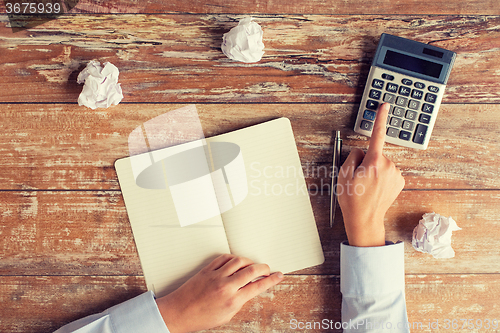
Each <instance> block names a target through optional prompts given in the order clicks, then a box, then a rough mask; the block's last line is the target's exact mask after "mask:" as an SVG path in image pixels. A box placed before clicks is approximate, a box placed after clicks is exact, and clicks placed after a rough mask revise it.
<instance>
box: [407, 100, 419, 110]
mask: <svg viewBox="0 0 500 333" xmlns="http://www.w3.org/2000/svg"><path fill="white" fill-rule="evenodd" d="M419 106H420V102H417V101H414V100H413V99H410V103H408V108H409V109H412V110H418V108H419Z"/></svg>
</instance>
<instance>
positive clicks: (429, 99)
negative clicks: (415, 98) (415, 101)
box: [425, 93, 437, 103]
mask: <svg viewBox="0 0 500 333" xmlns="http://www.w3.org/2000/svg"><path fill="white" fill-rule="evenodd" d="M436 99H437V95H434V94H431V93H427V94H425V101H426V102H429V103H436Z"/></svg>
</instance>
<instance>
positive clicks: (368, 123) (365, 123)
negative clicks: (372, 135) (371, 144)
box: [359, 120, 373, 131]
mask: <svg viewBox="0 0 500 333" xmlns="http://www.w3.org/2000/svg"><path fill="white" fill-rule="evenodd" d="M372 127H373V123H372V122H371V121H368V120H363V121H362V122H361V125H360V126H359V128H361V129H362V130H365V131H371V130H372Z"/></svg>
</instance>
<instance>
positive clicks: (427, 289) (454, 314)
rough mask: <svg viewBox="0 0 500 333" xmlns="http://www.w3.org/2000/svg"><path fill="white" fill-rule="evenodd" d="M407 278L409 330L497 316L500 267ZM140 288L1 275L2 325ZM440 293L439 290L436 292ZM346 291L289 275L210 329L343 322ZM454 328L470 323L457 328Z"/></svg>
mask: <svg viewBox="0 0 500 333" xmlns="http://www.w3.org/2000/svg"><path fill="white" fill-rule="evenodd" d="M405 280H406V290H405V293H406V303H407V310H408V321H409V323H410V325H411V327H412V332H445V331H446V330H444V329H441V330H436V329H434V330H432V329H430V328H429V324H430V321H432V322H435V321H436V320H437V321H438V322H439V323H440V325H444V323H445V319H450V320H451V319H457V321H458V323H459V324H460V325H462V324H463V323H462V322H461V321H460V320H459V318H471V319H482V320H485V319H499V314H500V307H499V305H498V302H497V300H496V295H498V294H499V293H500V287H499V283H498V282H499V280H500V278H499V275H498V274H470V275H456V274H446V275H435V274H429V275H413V274H408V275H406V278H405ZM143 291H145V287H144V280H143V278H142V277H138V276H129V277H123V276H102V277H92V276H83V277H82V276H72V277H68V276H61V277H53V276H52V277H34V276H27V277H10V276H9V277H3V278H2V279H1V280H0V300H2V304H3V307H2V309H1V310H0V312H1V316H0V331H2V332H12V333H16V332H23V333H41V332H50V331H53V330H55V329H57V328H59V327H60V326H62V325H64V324H66V323H68V322H70V321H73V320H75V319H78V318H81V317H83V316H86V315H90V314H94V313H97V312H99V311H102V310H104V309H106V308H107V307H109V306H112V305H115V304H118V303H120V302H122V301H124V300H126V299H129V298H132V297H134V296H136V295H138V294H140V293H141V292H143ZM457 291H458V292H457ZM436 294H439V295H441V297H440V298H436ZM341 297H342V296H341V293H340V278H339V276H338V275H323V276H310V275H294V276H286V277H285V279H284V280H283V281H282V282H281V283H280V284H278V285H277V286H275V287H273V288H271V289H269V290H268V291H266V292H264V293H262V294H261V295H259V296H257V297H256V298H254V299H252V300H251V301H249V302H248V303H247V304H245V305H244V307H243V308H242V310H241V311H240V312H239V313H238V314H237V315H236V316H235V317H234V318H233V320H231V321H230V323H228V324H226V325H224V326H221V327H219V328H215V329H212V330H209V332H217V333H222V332H224V333H225V332H244V333H259V332H262V333H264V332H269V333H271V332H291V331H293V330H292V329H291V326H290V321H291V320H293V319H296V320H297V321H300V322H303V323H307V322H312V323H314V322H321V321H322V320H323V319H327V320H328V321H330V320H331V321H333V322H334V323H335V322H340V321H341V317H340V307H341ZM458 304H460V305H458ZM26 309H30V311H29V312H28V311H26ZM440 327H441V328H443V326H440ZM299 331H300V332H304V330H299ZM474 331H478V332H485V331H486V332H498V330H484V329H483V330H474ZM474 331H473V332H474ZM308 332H341V330H335V329H333V330H330V329H316V330H308ZM453 332H471V330H467V329H455V330H453Z"/></svg>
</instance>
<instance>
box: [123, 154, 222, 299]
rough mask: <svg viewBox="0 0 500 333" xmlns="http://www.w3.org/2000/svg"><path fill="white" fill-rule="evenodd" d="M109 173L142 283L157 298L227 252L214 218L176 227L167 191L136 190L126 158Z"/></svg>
mask: <svg viewBox="0 0 500 333" xmlns="http://www.w3.org/2000/svg"><path fill="white" fill-rule="evenodd" d="M166 149H169V148H166ZM115 168H116V172H117V174H118V179H119V181H120V187H121V191H122V193H123V198H124V200H125V206H126V208H127V213H128V216H129V220H130V224H131V226H132V231H133V234H134V240H135V243H136V246H137V251H138V253H139V258H140V261H141V265H142V269H143V271H144V276H145V279H146V284H147V287H148V290H153V291H154V292H155V294H156V296H157V297H161V296H163V295H166V294H167V293H169V292H171V291H173V290H175V289H176V288H177V287H179V286H180V285H181V284H182V283H184V282H185V281H186V280H187V279H188V278H189V277H191V276H192V275H194V274H195V273H196V272H197V271H199V270H200V269H201V268H202V267H204V266H205V265H207V264H208V263H209V262H210V261H211V260H212V259H214V258H215V257H216V256H218V255H220V254H222V253H229V246H228V243H227V239H226V234H225V232H224V227H223V225H222V220H221V217H220V215H218V216H215V217H212V218H209V219H207V220H205V221H203V222H199V223H196V224H193V225H188V226H185V227H181V224H180V222H179V219H178V216H177V213H176V208H175V205H174V201H173V198H172V192H171V191H170V190H169V187H168V186H167V188H166V189H145V188H142V187H139V186H137V184H136V182H135V179H134V175H133V173H132V167H131V162H130V158H124V159H120V160H118V161H116V163H115ZM159 181H165V180H164V179H162V178H160V179H159ZM212 191H213V189H212ZM202 194H203V193H197V196H198V197H200V198H202V197H203V195H202ZM174 195H175V193H174ZM192 209H193V210H196V209H199V207H198V206H193V207H192Z"/></svg>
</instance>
